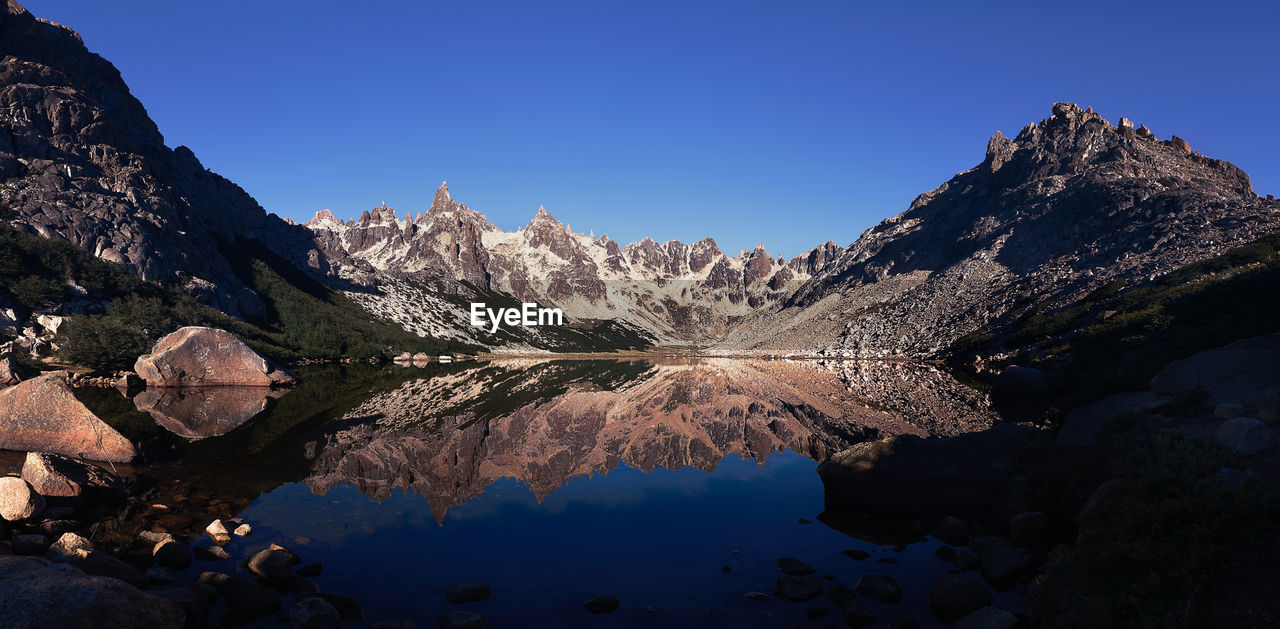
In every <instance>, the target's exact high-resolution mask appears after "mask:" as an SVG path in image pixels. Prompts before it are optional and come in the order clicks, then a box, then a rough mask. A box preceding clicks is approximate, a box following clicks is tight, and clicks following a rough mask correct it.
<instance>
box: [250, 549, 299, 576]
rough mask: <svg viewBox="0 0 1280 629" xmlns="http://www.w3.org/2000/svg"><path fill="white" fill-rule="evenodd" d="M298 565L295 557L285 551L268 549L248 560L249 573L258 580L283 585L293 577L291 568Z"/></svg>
mask: <svg viewBox="0 0 1280 629" xmlns="http://www.w3.org/2000/svg"><path fill="white" fill-rule="evenodd" d="M298 563H299V562H298V556H297V555H295V554H293V553H291V552H288V551H285V550H276V549H274V548H268V549H266V550H263V551H261V552H259V553H258V554H256V555H254V556H253V557H251V558H250V559H249V572H252V573H253V575H254V576H256V577H258V578H260V579H265V580H267V581H271V582H274V583H284V582H286V581H288V580H289V577H292V576H293V567H294V566H296V565H298Z"/></svg>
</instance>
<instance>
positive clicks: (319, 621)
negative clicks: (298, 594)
mask: <svg viewBox="0 0 1280 629" xmlns="http://www.w3.org/2000/svg"><path fill="white" fill-rule="evenodd" d="M340 619H341V618H340V617H339V615H338V610H337V609H335V608H334V607H333V605H330V604H329V601H326V600H324V599H322V598H316V597H310V598H300V599H298V600H297V601H296V602H294V604H293V607H291V608H289V623H290V624H291V625H293V626H294V627H295V628H296V629H337V627H338V623H339V621H340Z"/></svg>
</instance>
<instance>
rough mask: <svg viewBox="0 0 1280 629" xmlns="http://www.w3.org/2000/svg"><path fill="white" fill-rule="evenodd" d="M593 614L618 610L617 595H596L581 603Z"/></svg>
mask: <svg viewBox="0 0 1280 629" xmlns="http://www.w3.org/2000/svg"><path fill="white" fill-rule="evenodd" d="M582 606H583V607H585V608H587V610H588V611H590V612H591V613H593V614H609V613H612V612H616V611H618V606H619V602H618V597H616V596H597V597H595V598H593V599H591V600H589V601H587V602H585V603H583V604H582Z"/></svg>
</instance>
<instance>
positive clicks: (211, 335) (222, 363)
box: [133, 326, 297, 387]
mask: <svg viewBox="0 0 1280 629" xmlns="http://www.w3.org/2000/svg"><path fill="white" fill-rule="evenodd" d="M133 370H134V371H136V372H137V373H138V376H139V377H140V378H142V379H143V380H145V381H146V383H147V386H148V387H184V386H186V387H207V386H263V387H274V386H290V385H293V384H294V383H295V382H296V381H297V379H296V378H295V377H294V376H293V374H290V373H288V372H287V371H285V370H284V369H281V368H280V367H279V366H277V365H276V364H275V363H273V362H271V361H270V360H267V359H266V358H264V357H263V356H262V355H261V354H259V353H257V352H255V351H253V349H252V348H250V347H249V346H248V345H245V343H244V341H241V340H240V339H238V338H236V337H235V335H234V334H231V333H230V332H227V331H226V330H219V329H217V328H205V327H199V326H188V327H185V328H180V329H178V330H177V331H176V332H173V333H171V334H168V335H166V336H165V337H163V338H161V339H160V340H159V341H156V344H155V346H154V347H152V348H151V353H150V354H144V355H142V356H139V357H138V360H137V362H136V363H134V366H133Z"/></svg>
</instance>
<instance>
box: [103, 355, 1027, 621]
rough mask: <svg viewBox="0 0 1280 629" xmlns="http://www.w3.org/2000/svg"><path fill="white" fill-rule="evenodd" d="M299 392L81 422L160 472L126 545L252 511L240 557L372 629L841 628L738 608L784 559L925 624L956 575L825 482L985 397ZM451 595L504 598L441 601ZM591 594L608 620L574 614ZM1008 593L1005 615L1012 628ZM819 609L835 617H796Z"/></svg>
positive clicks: (668, 391)
mask: <svg viewBox="0 0 1280 629" xmlns="http://www.w3.org/2000/svg"><path fill="white" fill-rule="evenodd" d="M300 376H301V377H302V384H301V385H300V386H299V387H298V389H296V390H294V391H291V392H289V393H287V394H285V395H283V396H280V395H278V394H276V395H273V396H267V395H265V394H262V393H261V392H259V393H256V394H254V395H246V394H245V392H244V390H228V391H227V392H225V393H219V392H217V391H213V392H210V391H203V392H199V393H194V394H192V395H185V394H184V395H179V394H176V393H175V394H173V395H170V396H169V397H168V398H164V399H158V398H157V396H155V395H149V396H145V397H142V396H140V397H135V398H134V399H132V400H128V399H124V398H119V397H116V398H110V399H108V398H107V397H105V396H99V397H98V398H97V399H94V400H92V404H93V405H95V406H96V408H97V409H98V410H99V411H100V412H101V413H102V414H104V415H107V416H109V417H110V419H111V421H112V422H113V423H115V424H117V425H120V426H122V427H124V428H127V429H128V430H129V431H131V432H132V433H133V435H135V436H138V435H140V436H141V437H143V438H145V440H146V448H147V449H148V451H149V452H150V453H151V454H152V456H154V457H155V458H156V459H157V460H158V461H159V462H158V463H155V464H153V465H151V466H147V467H144V468H141V469H139V470H137V473H138V474H139V476H140V477H142V478H143V479H144V480H143V482H144V483H147V482H149V483H153V484H154V485H155V486H156V487H157V494H156V496H155V497H154V498H153V501H154V502H156V503H159V504H165V505H166V506H168V507H169V510H168V511H164V512H162V513H147V514H142V515H139V516H138V522H137V523H136V526H137V527H138V528H143V527H146V528H155V527H163V528H165V529H167V530H170V531H173V532H178V533H185V534H187V535H190V536H192V537H193V538H194V539H196V540H197V541H196V542H195V543H196V545H202V544H207V543H209V540H208V539H207V537H202V536H200V534H199V531H200V530H202V529H203V527H204V524H206V523H208V522H209V521H210V520H212V519H213V518H216V517H222V518H228V517H240V518H243V519H244V521H246V522H248V523H250V524H251V525H252V526H253V527H254V532H253V534H252V535H251V536H249V537H248V538H245V539H243V540H241V539H237V540H236V541H234V542H233V543H232V545H231V546H229V547H228V548H229V550H231V551H232V554H233V555H234V556H236V557H240V556H243V555H245V554H251V553H252V552H256V551H257V550H259V549H261V548H263V547H265V546H266V545H267V544H269V543H271V542H278V543H281V544H283V545H285V546H288V547H290V548H291V549H293V550H295V551H296V552H297V553H298V554H299V555H301V557H302V559H303V562H304V563H309V562H312V561H323V562H324V571H323V573H322V574H321V575H320V576H319V577H316V578H315V579H313V581H314V582H315V583H316V585H317V586H318V587H319V588H320V590H321V591H324V592H331V593H337V594H343V595H346V596H351V597H353V598H355V599H356V600H357V601H358V602H359V603H360V604H361V606H362V607H363V609H364V613H365V616H366V618H367V620H368V622H369V624H372V623H376V622H382V621H388V620H399V619H409V620H413V621H415V622H416V623H417V625H418V626H421V627H431V626H435V624H436V620H437V618H438V617H439V615H440V614H441V613H442V612H444V611H446V610H448V609H452V608H461V609H466V610H469V611H474V612H478V613H480V614H483V615H484V616H485V618H486V620H487V622H488V626H489V627H504V626H506V627H525V626H565V627H731V626H732V627H742V626H777V627H788V626H792V625H794V624H796V623H802V624H803V625H804V626H812V627H824V626H828V625H831V624H833V623H834V625H836V626H843V622H842V621H841V620H840V618H839V610H838V609H837V608H836V607H835V606H834V605H832V604H831V601H830V599H828V598H827V597H826V596H825V594H824V596H822V597H820V598H817V599H813V600H811V601H807V602H802V603H792V602H787V601H783V600H779V599H777V598H776V597H774V598H771V599H770V600H767V601H763V602H761V601H755V600H751V599H749V598H747V597H746V594H747V593H749V592H765V593H768V594H770V596H771V597H772V594H773V589H774V582H775V579H776V578H777V577H778V576H779V575H780V573H779V572H778V569H777V565H776V560H777V559H778V558H779V557H794V558H797V559H800V560H802V561H804V562H806V563H808V564H809V565H811V566H813V567H814V568H816V570H817V572H816V574H818V575H820V576H823V577H824V579H825V580H824V585H825V587H826V589H829V588H830V586H832V585H834V584H845V585H847V586H849V587H853V585H854V584H855V583H856V582H857V580H858V578H859V577H860V576H862V575H863V574H869V573H870V574H883V575H888V576H891V577H893V578H895V579H897V580H898V581H899V582H900V583H901V584H902V585H903V589H904V591H905V597H904V600H903V602H902V603H900V604H897V605H886V604H881V603H877V602H875V601H870V600H867V599H865V598H862V597H860V599H859V600H860V601H861V602H863V603H864V604H865V605H866V606H867V607H868V608H869V609H870V610H871V611H872V612H874V613H875V614H876V616H877V618H878V619H879V620H880V621H881V622H884V621H887V620H889V619H893V618H898V617H910V618H914V619H916V620H917V621H919V622H920V623H921V625H922V626H936V625H937V623H936V621H934V620H933V618H932V617H931V615H930V614H929V612H928V609H927V597H928V592H929V589H930V588H931V587H932V585H933V583H934V582H935V581H936V580H937V579H938V577H940V576H941V575H942V574H944V573H946V572H947V571H948V569H950V568H951V565H950V564H949V563H947V562H943V561H941V560H940V559H938V558H937V557H935V556H934V554H933V553H934V550H936V549H937V547H938V546H940V543H939V542H937V541H936V540H933V539H932V538H926V537H923V536H921V535H920V533H919V530H920V528H919V525H916V524H914V523H911V522H895V523H890V524H887V525H886V524H883V523H879V522H859V521H853V522H849V521H839V520H836V519H833V518H831V517H828V516H826V515H825V514H823V513H822V512H823V491H822V483H821V481H820V480H819V478H818V475H817V473H816V468H817V465H818V462H819V461H821V460H823V459H824V458H825V457H827V456H829V455H830V454H831V453H833V452H835V451H837V450H839V449H841V448H843V447H847V446H848V445H850V444H852V443H855V442H857V441H861V440H865V439H871V438H876V437H878V436H881V435H888V434H897V433H904V432H910V433H915V434H955V433H958V432H963V431H965V430H970V429H975V428H978V427H981V426H983V425H985V422H988V421H990V418H989V415H988V414H987V411H986V408H985V405H984V403H983V401H982V399H981V397H980V396H978V395H976V394H974V393H972V392H970V391H968V390H966V389H964V388H963V387H961V386H960V385H958V384H956V383H955V382H954V381H953V380H951V379H950V378H949V377H947V376H946V375H945V374H943V373H941V372H939V371H937V370H935V369H933V368H931V367H928V366H924V365H914V364H904V363H832V364H827V365H823V364H815V363H791V362H783V361H745V360H676V361H613V360H595V361H569V360H553V361H540V360H505V361H492V362H488V361H475V362H469V363H461V364H454V365H439V364H431V365H428V366H426V367H385V368H375V367H371V366H363V365H354V366H321V367H311V368H305V369H303V370H302V371H301V373H300ZM268 397H270V398H271V399H268ZM847 549H861V550H865V551H867V552H869V553H871V556H870V557H869V558H867V559H864V560H862V561H857V560H855V559H852V558H850V557H849V556H846V555H845V554H842V553H841V551H843V550H847ZM726 568H727V570H726ZM202 570H219V571H224V572H231V573H236V574H242V575H247V572H246V571H245V570H244V569H243V568H241V567H238V566H236V565H234V562H232V561H225V562H203V561H197V562H196V565H195V566H194V567H193V568H191V569H189V570H187V571H186V572H185V573H184V574H183V579H184V580H185V581H187V582H189V581H190V580H192V579H194V578H195V576H197V575H198V574H199V573H200V571H202ZM464 581H481V582H484V583H487V584H489V585H491V586H492V588H493V596H492V597H491V598H489V599H488V600H485V601H480V602H474V603H466V604H463V605H460V606H456V607H455V606H452V605H450V604H448V603H446V602H445V600H444V592H445V590H447V589H448V588H449V586H450V585H452V584H454V583H458V582H464ZM602 594H604V595H612V596H616V597H618V598H619V599H620V601H621V607H620V609H619V610H618V611H617V612H615V613H612V614H605V615H594V614H592V613H590V612H589V611H587V610H586V609H584V608H582V607H581V605H582V603H583V602H585V601H586V600H588V599H590V598H592V597H594V596H597V595H602ZM1019 598H1020V596H1019V595H1018V594H1016V593H1006V594H998V595H997V596H996V603H997V604H998V605H1001V606H1004V607H1005V608H1007V609H1012V610H1014V611H1017V610H1018V609H1019V607H1020V605H1021V604H1020V602H1019V601H1018V599H1019ZM814 607H820V608H826V609H829V610H830V613H829V614H828V615H827V616H825V617H823V618H819V619H817V620H811V619H810V618H809V617H808V616H806V610H809V609H810V608H814ZM220 612H221V610H220V609H215V619H218V618H219V614H220ZM815 613H816V612H815ZM225 621H226V622H225V623H220V624H227V625H230V624H236V623H240V624H243V623H245V622H246V619H244V618H238V617H234V616H232V617H227V618H225ZM267 621H269V622H271V623H274V622H275V620H274V619H273V618H266V619H259V620H258V621H253V620H248V621H247V622H248V624H249V625H250V626H252V625H253V624H257V622H267ZM344 626H346V625H345V624H344ZM351 626H359V624H358V623H355V624H352V625H351Z"/></svg>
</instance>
